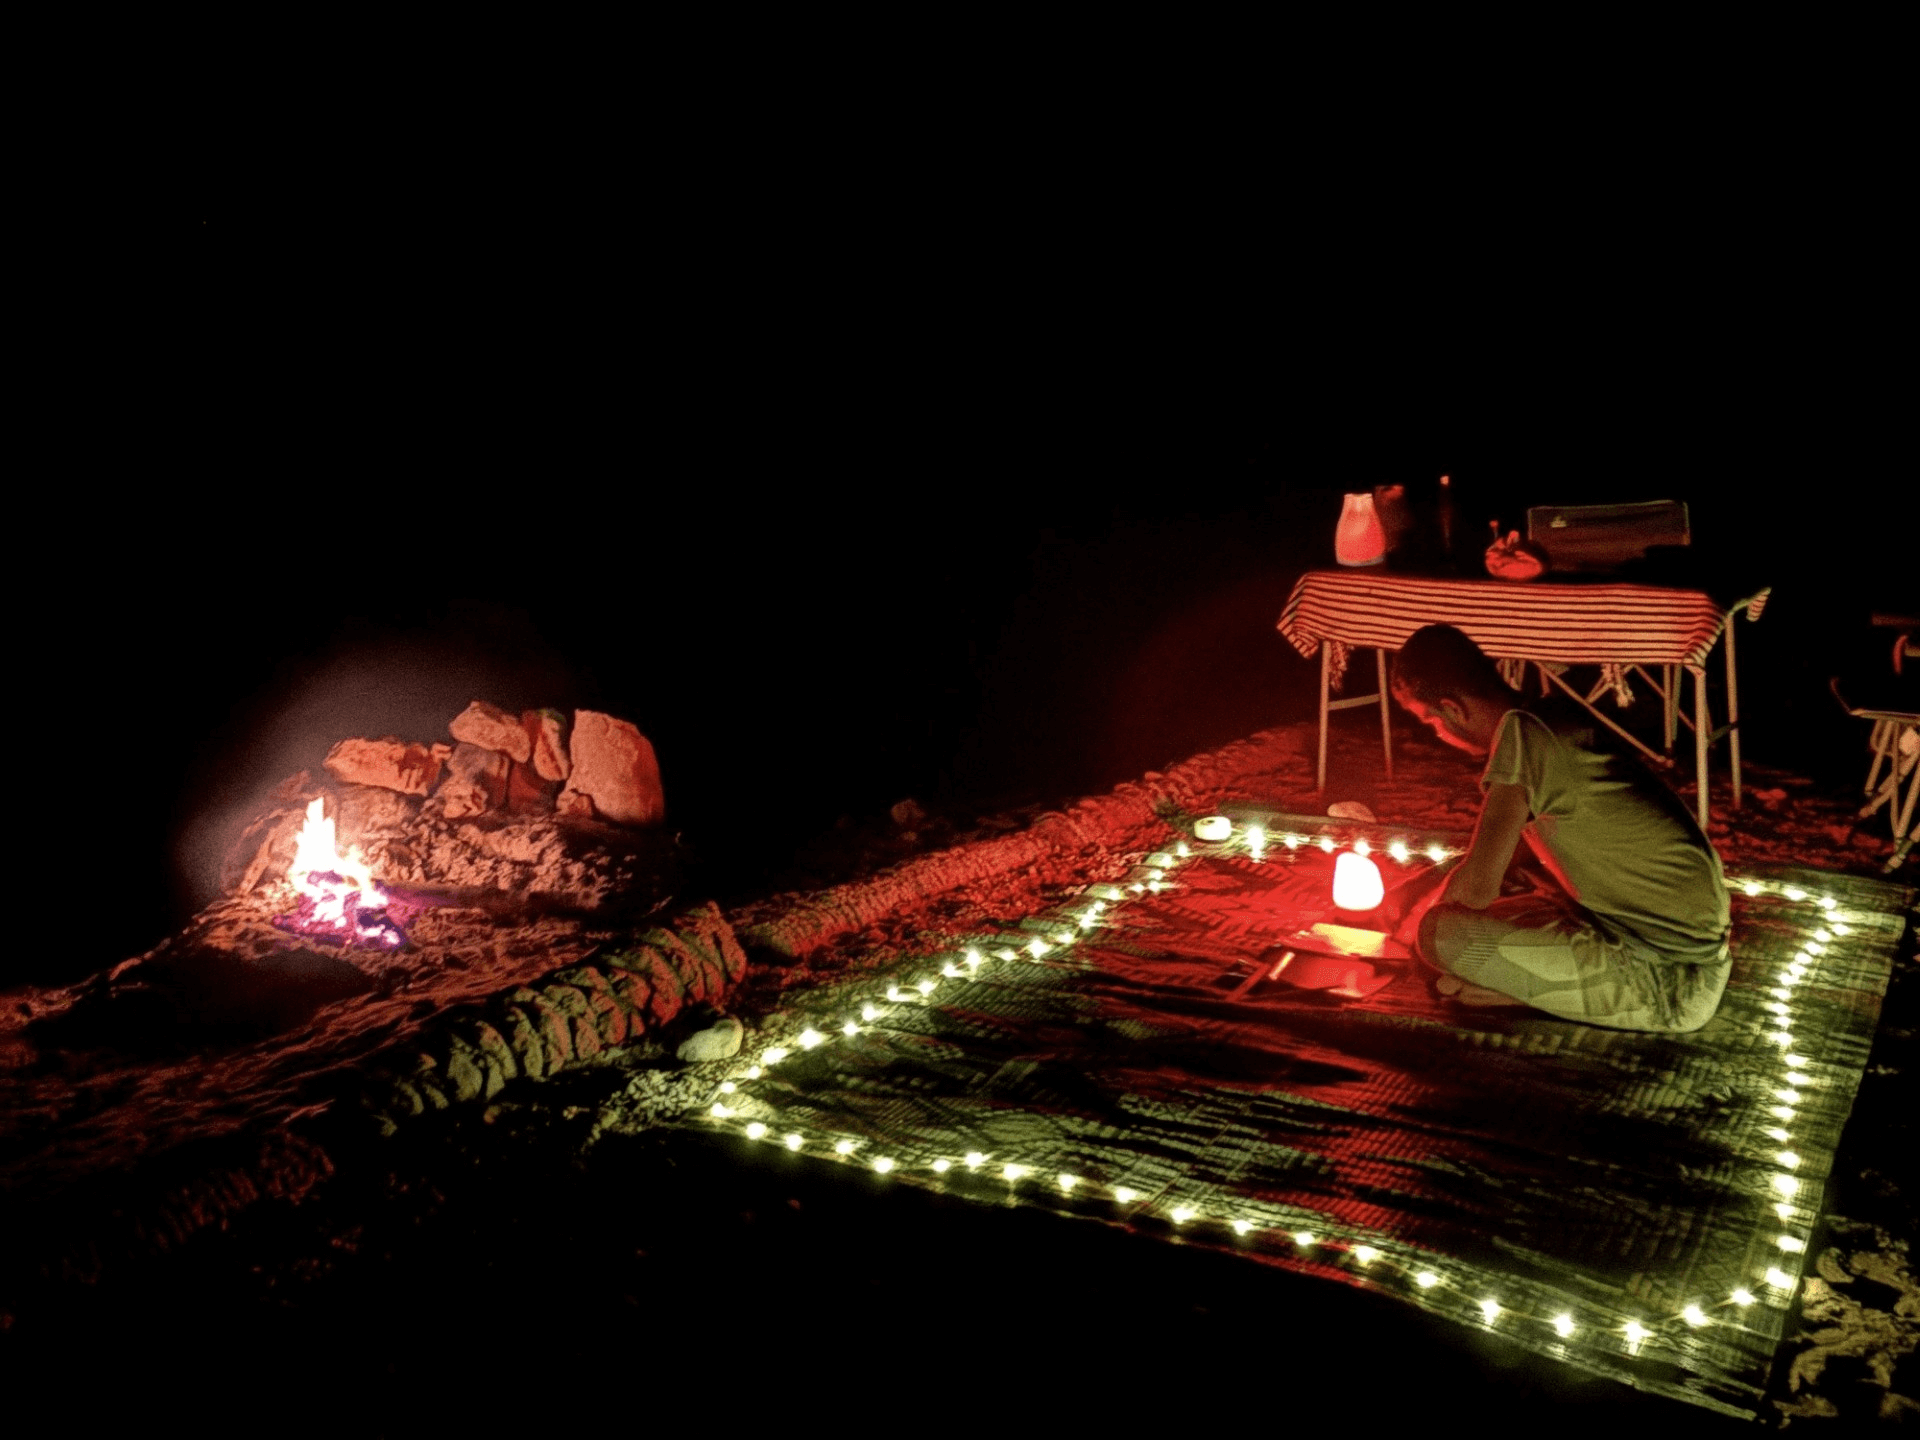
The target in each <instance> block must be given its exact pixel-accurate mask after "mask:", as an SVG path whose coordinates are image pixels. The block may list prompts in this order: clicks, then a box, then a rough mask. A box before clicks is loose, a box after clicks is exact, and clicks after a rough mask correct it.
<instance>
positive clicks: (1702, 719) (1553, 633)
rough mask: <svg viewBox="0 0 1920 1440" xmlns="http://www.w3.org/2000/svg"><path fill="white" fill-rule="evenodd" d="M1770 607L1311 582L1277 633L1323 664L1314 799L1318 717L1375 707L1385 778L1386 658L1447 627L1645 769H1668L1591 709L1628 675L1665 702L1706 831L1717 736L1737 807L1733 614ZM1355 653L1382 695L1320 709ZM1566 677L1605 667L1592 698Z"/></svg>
mask: <svg viewBox="0 0 1920 1440" xmlns="http://www.w3.org/2000/svg"><path fill="white" fill-rule="evenodd" d="M1767 595H1768V591H1767V590H1764V589H1763V590H1760V591H1758V592H1757V593H1755V594H1753V595H1751V596H1749V597H1747V598H1746V599H1744V600H1741V601H1739V602H1737V603H1736V604H1734V605H1733V606H1731V607H1727V606H1724V605H1722V604H1721V603H1720V602H1719V601H1717V600H1715V599H1714V598H1713V597H1712V596H1710V595H1708V594H1706V593H1705V592H1704V591H1699V590H1675V589H1668V588H1665V587H1662V586H1656V585H1556V584H1551V583H1535V584H1531V585H1525V586H1516V585H1509V584H1505V583H1503V582H1501V581H1498V580H1451V579H1437V578H1434V579H1430V578H1425V577H1421V576H1414V575H1382V574H1378V573H1374V574H1356V573H1354V572H1352V571H1346V570H1309V571H1308V572H1307V573H1306V574H1305V575H1302V576H1301V577H1300V580H1299V583H1297V584H1296V585H1295V586H1294V587H1293V593H1292V594H1291V595H1289V596H1288V597H1287V605H1286V609H1285V610H1283V611H1282V612H1281V614H1280V623H1279V630H1280V633H1281V634H1282V635H1284V636H1286V638H1287V640H1288V641H1289V642H1290V643H1291V644H1292V645H1293V647H1294V649H1296V650H1298V651H1299V652H1300V653H1301V654H1302V655H1304V656H1307V657H1309V658H1311V657H1312V655H1313V654H1314V652H1315V651H1316V650H1318V651H1319V654H1320V769H1319V784H1320V787H1321V788H1322V789H1325V788H1326V783H1327V714H1328V712H1329V711H1332V710H1346V709H1351V708H1353V707H1354V706H1356V705H1369V704H1373V703H1375V702H1378V704H1379V706H1380V733H1381V742H1382V746H1383V748H1384V749H1385V752H1386V768H1387V774H1388V775H1389V776H1390V775H1392V774H1393V741H1392V731H1391V728H1390V724H1389V711H1388V703H1389V702H1388V698H1387V653H1386V652H1387V651H1389V650H1398V649H1399V648H1400V647H1401V646H1402V645H1404V644H1406V642H1407V637H1408V636H1409V635H1411V634H1413V632H1414V631H1416V630H1418V629H1420V628H1421V627H1422V626H1424V625H1434V624H1447V625H1454V626H1457V627H1459V628H1460V629H1461V630H1463V631H1465V632H1466V634H1467V635H1468V636H1470V637H1471V638H1472V639H1473V641H1474V643H1475V644H1477V645H1479V647H1480V648H1481V649H1482V650H1484V651H1485V652H1486V653H1487V654H1488V655H1489V656H1491V657H1492V658H1493V659H1495V660H1505V661H1510V662H1514V664H1515V668H1524V666H1525V665H1526V664H1532V665H1534V666H1535V667H1536V668H1537V669H1538V670H1539V672H1540V674H1541V676H1542V679H1543V683H1545V682H1551V683H1553V684H1555V685H1558V686H1559V687H1560V688H1561V689H1562V690H1564V691H1565V692H1566V693H1567V694H1568V695H1570V696H1572V697H1573V698H1574V699H1575V700H1577V701H1579V702H1580V703H1581V704H1582V705H1585V706H1586V707H1587V709H1588V710H1589V711H1591V712H1592V713H1593V714H1594V716H1595V717H1596V718H1597V719H1599V720H1600V721H1601V723H1602V724H1605V725H1606V726H1608V727H1609V728H1610V729H1612V730H1614V731H1615V732H1616V733H1617V734H1619V735H1621V736H1623V737H1624V738H1626V739H1627V740H1628V741H1630V742H1631V743H1632V744H1634V745H1635V746H1637V747H1638V748H1639V749H1640V750H1641V751H1643V752H1644V753H1645V754H1647V755H1648V756H1649V757H1650V758H1652V759H1653V760H1655V761H1657V762H1659V763H1662V764H1666V763H1669V762H1668V760H1667V757H1666V756H1663V755H1661V754H1658V753H1656V752H1655V751H1653V750H1651V749H1649V748H1648V747H1647V746H1646V745H1645V744H1644V743H1642V742H1641V741H1640V740H1639V739H1638V738H1637V737H1636V736H1633V735H1631V734H1628V732H1627V731H1625V730H1624V729H1622V728H1621V727H1620V726H1619V725H1618V724H1616V723H1615V722H1614V721H1612V720H1610V719H1608V718H1607V717H1606V716H1605V715H1602V714H1601V713H1600V712H1599V711H1598V710H1594V708H1593V705H1592V701H1593V699H1594V698H1595V697H1596V696H1598V695H1599V694H1600V693H1602V691H1603V690H1604V689H1613V690H1615V691H1616V693H1621V692H1622V691H1623V689H1624V686H1625V683H1626V674H1627V672H1628V671H1629V670H1637V671H1638V672H1639V673H1640V674H1641V675H1642V676H1643V677H1644V678H1645V679H1646V681H1647V683H1648V684H1649V685H1651V686H1652V687H1653V689H1654V691H1655V692H1656V693H1657V694H1659V695H1660V696H1661V699H1662V701H1663V705H1664V714H1663V721H1664V729H1665V737H1666V745H1667V749H1668V750H1669V751H1670V750H1671V749H1672V747H1673V739H1674V734H1675V725H1676V722H1678V723H1685V724H1689V725H1691V726H1692V727H1693V730H1694V750H1695V760H1696V769H1697V771H1698V779H1699V785H1700V795H1699V819H1700V824H1701V827H1702V828H1705V826H1706V823H1707V751H1708V749H1709V747H1710V746H1711V745H1712V744H1713V742H1714V741H1715V740H1718V739H1720V738H1722V737H1723V736H1724V737H1727V738H1728V742H1729V743H1728V749H1729V753H1730V757H1731V761H1732V770H1733V802H1734V804H1735V805H1736V806H1738V805H1739V803H1740V730H1739V724H1740V701H1739V684H1738V678H1737V675H1736V672H1735V661H1734V645H1733V629H1732V626H1731V624H1730V623H1729V622H1730V621H1731V620H1732V618H1733V616H1734V615H1735V614H1737V613H1738V612H1739V611H1740V610H1742V609H1745V610H1746V612H1747V618H1748V619H1749V620H1757V619H1759V618H1760V612H1761V610H1762V608H1763V607H1764V606H1765V604H1766V600H1767ZM1723 632H1724V633H1725V635H1726V638H1727V646H1726V650H1727V724H1726V725H1724V726H1723V727H1721V728H1720V729H1719V730H1715V729H1714V728H1713V725H1712V721H1711V717H1710V715H1709V712H1708V708H1707V674H1706V668H1705V667H1706V660H1707V656H1708V654H1709V653H1710V652H1711V651H1712V649H1713V646H1714V643H1715V641H1717V640H1718V639H1719V638H1720V636H1721V634H1722V633H1723ZM1356 645H1365V646H1371V647H1372V648H1373V649H1374V650H1375V651H1376V652H1377V660H1378V666H1379V681H1380V690H1379V693H1378V694H1375V695H1363V696H1358V697H1353V698H1349V699H1344V700H1329V699H1328V693H1329V691H1330V690H1331V689H1337V688H1338V687H1339V684H1340V681H1341V678H1342V676H1343V675H1344V673H1345V671H1346V666H1347V658H1348V655H1349V653H1350V652H1351V650H1352V648H1353V647H1354V646H1356ZM1570 665H1598V666H1600V667H1602V668H1601V684H1600V685H1598V686H1596V687H1595V688H1594V690H1593V691H1592V692H1591V693H1590V694H1587V695H1582V694H1580V692H1578V691H1576V690H1574V689H1573V688H1572V687H1571V686H1570V685H1568V684H1567V683H1566V681H1565V680H1563V679H1562V678H1561V677H1560V673H1559V672H1560V671H1561V670H1564V669H1565V668H1566V667H1567V666H1570ZM1652 665H1657V666H1661V667H1663V680H1664V683H1662V681H1661V680H1656V679H1654V677H1653V676H1652V675H1650V674H1648V672H1647V669H1646V667H1647V666H1652ZM1681 668H1684V669H1685V670H1686V671H1687V672H1688V673H1689V674H1691V675H1692V676H1693V681H1694V712H1695V713H1694V718H1693V719H1692V720H1687V718H1686V717H1685V716H1684V715H1681V714H1680V713H1679V690H1678V686H1677V684H1676V683H1675V682H1676V679H1677V676H1676V671H1677V670H1678V669H1681Z"/></svg>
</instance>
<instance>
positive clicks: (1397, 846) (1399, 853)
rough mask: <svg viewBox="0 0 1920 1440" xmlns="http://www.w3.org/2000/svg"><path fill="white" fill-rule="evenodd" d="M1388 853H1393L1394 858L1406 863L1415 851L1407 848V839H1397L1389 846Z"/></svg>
mask: <svg viewBox="0 0 1920 1440" xmlns="http://www.w3.org/2000/svg"><path fill="white" fill-rule="evenodd" d="M1387 854H1389V855H1391V856H1392V857H1393V858H1394V859H1396V860H1398V861H1399V862H1400V863H1401V864H1402V865H1404V864H1406V863H1407V861H1408V860H1409V859H1410V858H1411V857H1412V854H1413V852H1412V851H1411V850H1409V849H1407V842H1406V841H1404V840H1396V841H1394V842H1393V843H1392V844H1391V845H1389V846H1387Z"/></svg>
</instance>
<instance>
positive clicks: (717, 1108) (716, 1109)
mask: <svg viewBox="0 0 1920 1440" xmlns="http://www.w3.org/2000/svg"><path fill="white" fill-rule="evenodd" d="M731 1114H733V1107H732V1106H731V1105H722V1104H721V1103H720V1102H719V1101H718V1100H716V1101H714V1102H713V1117H714V1119H716V1120H724V1119H726V1118H727V1117H728V1116H729V1115H731Z"/></svg>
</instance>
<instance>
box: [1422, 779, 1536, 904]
mask: <svg viewBox="0 0 1920 1440" xmlns="http://www.w3.org/2000/svg"><path fill="white" fill-rule="evenodd" d="M1531 818H1532V815H1531V814H1530V812H1529V811H1528V809H1527V787H1526V786H1524V785H1489V786H1488V787H1487V799H1486V803H1485V804H1483V805H1482V806H1481V807H1480V820H1479V823H1478V824H1476V825H1475V826H1474V827H1473V840H1472V841H1471V842H1470V843H1469V844H1468V846H1467V853H1466V855H1465V856H1464V857H1462V859H1461V861H1460V866H1459V868H1458V869H1457V870H1455V871H1454V872H1453V878H1452V879H1451V880H1449V881H1448V882H1447V888H1446V891H1445V893H1444V894H1443V895H1442V896H1441V899H1442V900H1443V901H1444V902H1445V903H1447V904H1450V905H1466V906H1470V907H1471V908H1473V909H1475V910H1484V909H1486V908H1487V906H1489V905H1491V904H1492V903H1493V902H1494V901H1495V900H1498V899H1499V898H1500V881H1501V879H1502V878H1503V877H1504V876H1505V875H1506V873H1507V865H1508V864H1509V862H1511V861H1512V859H1513V852H1514V849H1515V847H1516V846H1518V845H1519V843H1520V832H1521V831H1522V830H1524V829H1526V826H1527V821H1528V820H1530V819H1531Z"/></svg>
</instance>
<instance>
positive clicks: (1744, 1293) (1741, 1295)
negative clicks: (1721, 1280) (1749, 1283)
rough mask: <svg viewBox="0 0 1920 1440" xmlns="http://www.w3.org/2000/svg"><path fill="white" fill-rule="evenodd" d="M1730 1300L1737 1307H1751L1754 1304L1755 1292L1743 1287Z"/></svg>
mask: <svg viewBox="0 0 1920 1440" xmlns="http://www.w3.org/2000/svg"><path fill="white" fill-rule="evenodd" d="M1730 1298H1731V1299H1732V1301H1733V1303H1734V1304H1736V1305H1751V1304H1752V1303H1753V1292H1752V1291H1751V1290H1749V1289H1747V1288H1746V1287H1745V1286H1744V1285H1743V1286H1741V1287H1740V1289H1738V1290H1736V1291H1734V1292H1733V1294H1732V1296H1731V1297H1730Z"/></svg>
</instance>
